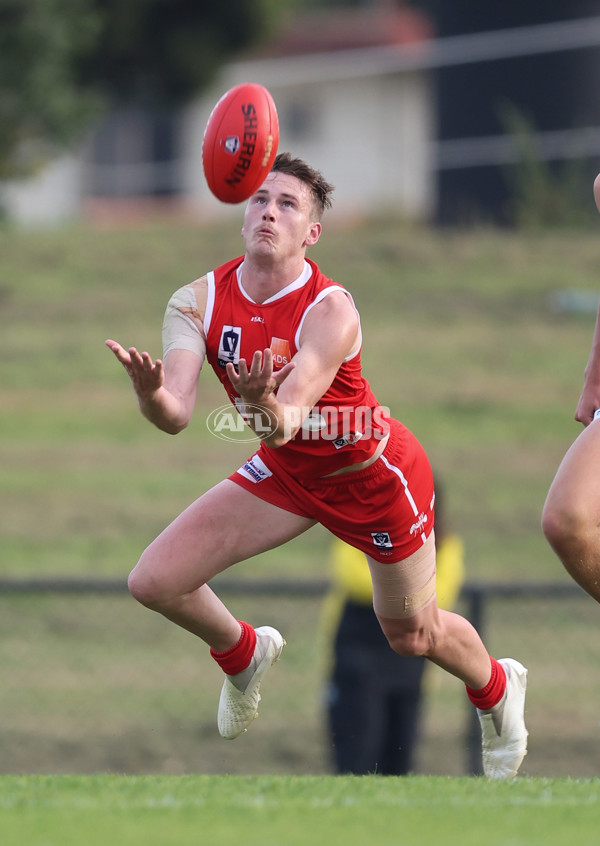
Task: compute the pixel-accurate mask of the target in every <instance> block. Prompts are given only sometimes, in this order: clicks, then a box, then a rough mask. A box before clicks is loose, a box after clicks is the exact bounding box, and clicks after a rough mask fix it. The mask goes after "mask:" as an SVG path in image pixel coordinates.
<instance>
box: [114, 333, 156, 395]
mask: <svg viewBox="0 0 600 846" xmlns="http://www.w3.org/2000/svg"><path fill="white" fill-rule="evenodd" d="M106 346H107V347H108V348H109V350H112V352H113V353H114V354H115V356H116V358H117V359H118V360H119V361H120V362H121V364H122V365H123V367H124V368H125V370H126V371H127V373H128V374H129V378H130V379H131V384H132V385H133V389H134V391H135V392H136V394H137V395H138V397H140V399H145V398H147V397H149V396H152V394H154V393H156V391H157V390H158V389H159V388H161V387H162V386H163V384H164V381H165V374H164V370H163V364H162V361H161V360H160V359H159V358H157V359H156V361H154V362H153V361H152V358H151V357H150V354H149V353H147V352H143V353H140V352H138V351H137V349H136V348H135V347H129V349H128V350H126V349H125V348H124V347H122V346H121V344H119V343H118V342H117V341H113V340H111V339H110V338H109V339H108V340H107V341H106Z"/></svg>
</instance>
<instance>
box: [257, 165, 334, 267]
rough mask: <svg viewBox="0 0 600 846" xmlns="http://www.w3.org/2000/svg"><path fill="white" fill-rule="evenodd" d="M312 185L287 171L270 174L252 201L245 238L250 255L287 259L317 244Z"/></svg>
mask: <svg viewBox="0 0 600 846" xmlns="http://www.w3.org/2000/svg"><path fill="white" fill-rule="evenodd" d="M314 218H315V214H314V209H313V203H312V196H311V192H310V189H309V187H308V186H307V185H306V184H305V183H304V182H302V181H301V180H300V179H297V178H296V177H295V176H291V175H290V174H287V173H270V174H269V175H268V176H267V178H266V179H265V181H264V182H263V184H262V185H261V187H260V188H259V189H258V191H256V192H255V193H254V194H253V195H252V196H251V197H250V199H249V200H248V204H247V206H246V213H245V215H244V225H243V227H242V237H243V239H244V244H245V246H246V252H247V253H248V254H255V255H257V256H258V255H260V256H267V255H271V256H273V257H279V258H285V257H289V256H294V255H303V253H304V250H305V248H306V247H308V246H311V245H312V244H316V242H317V241H318V240H319V235H320V234H321V224H320V223H319V222H318V221H316V220H315V219H314Z"/></svg>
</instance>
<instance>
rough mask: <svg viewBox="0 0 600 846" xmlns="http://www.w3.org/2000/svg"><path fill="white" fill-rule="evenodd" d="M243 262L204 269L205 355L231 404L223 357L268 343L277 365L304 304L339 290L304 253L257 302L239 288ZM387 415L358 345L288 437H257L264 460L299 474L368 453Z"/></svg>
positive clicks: (288, 355)
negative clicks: (271, 443) (281, 283)
mask: <svg viewBox="0 0 600 846" xmlns="http://www.w3.org/2000/svg"><path fill="white" fill-rule="evenodd" d="M242 262H243V257H239V258H236V259H233V260H232V261H230V262H227V263H226V264H223V265H221V266H220V267H218V268H216V269H215V270H213V271H211V272H210V273H208V274H207V280H208V299H207V303H206V311H205V315H204V332H205V337H206V357H207V359H208V361H209V362H210V364H211V366H212V368H213V370H214V371H215V373H216V374H217V377H218V378H219V380H220V381H221V383H222V384H223V386H224V388H225V390H226V391H227V394H228V396H229V398H230V400H231V401H232V402H233V403H234V404H235V405H236V406H237V407H238V410H240V409H242V410H244V409H243V408H242V402H241V398H240V397H239V396H238V395H237V393H236V391H235V389H234V387H233V386H232V384H231V382H230V381H229V378H228V376H227V371H226V369H225V368H226V364H227V362H231V363H232V364H233V365H234V366H236V365H237V364H238V362H239V360H240V359H241V358H243V359H245V360H246V361H247V362H250V361H251V360H252V357H253V355H254V353H255V352H256V351H257V350H260V351H262V350H264V349H266V348H270V349H271V350H272V352H273V361H274V367H275V369H276V370H277V369H280V368H281V367H283V366H284V365H285V364H287V363H288V362H289V361H291V359H292V358H293V357H294V355H295V354H296V352H297V351H298V348H299V343H300V334H301V331H302V326H303V323H304V320H305V318H306V315H307V314H308V312H309V311H310V309H311V308H312V307H313V306H315V305H316V304H317V303H319V302H320V301H321V300H322V299H323V298H324V297H326V296H327V295H328V294H329V293H331V292H332V291H337V290H340V289H341V290H345V289H344V288H343V286H342V285H339V284H338V283H336V282H333V281H332V280H331V279H328V278H327V277H326V276H324V275H323V274H322V273H321V271H320V270H319V268H318V267H317V265H316V264H315V263H314V262H313V261H310V260H308V259H307V260H306V261H305V265H304V271H303V273H302V274H301V275H300V276H299V277H298V279H296V280H295V281H294V282H292V283H290V284H289V285H287V286H286V287H285V288H283V289H282V290H281V291H279V292H278V293H277V294H275V295H274V296H272V297H270V298H269V299H267V300H265V301H264V302H262V303H256V302H254V301H253V300H252V299H251V298H250V297H249V296H248V294H247V293H246V291H245V290H244V288H243V285H242V282H241V270H240V269H241V265H242ZM348 296H349V294H348ZM387 420H388V415H387V410H384V409H382V408H381V407H380V406H379V404H378V402H377V399H376V398H375V396H374V395H373V393H372V391H371V389H370V387H369V384H368V382H367V381H366V380H365V379H364V378H363V376H362V374H361V362H360V349H359V350H358V351H357V352H356V353H354V354H353V355H351V356H349V357H348V358H347V359H346V360H344V362H342V364H341V366H340V368H339V370H338V371H337V373H336V376H335V379H334V380H333V383H332V384H331V386H330V387H329V388H328V390H327V391H326V392H325V394H324V395H323V396H322V397H321V399H320V400H319V402H318V403H317V404H316V405H315V406H314V408H313V409H312V411H311V413H310V414H309V416H308V418H307V419H306V420H305V422H304V424H303V426H302V427H301V429H300V430H299V431H298V433H297V434H296V435H295V437H294V438H293V439H292V440H290V441H289V442H288V443H287V444H285V445H284V446H282V447H279V448H277V449H269V448H268V447H266V446H265V445H264V443H262V442H261V447H260V450H261V451H262V452H261V454H265V459H266V461H267V463H268V465H269V466H271V467H273V466H274V465H278V464H279V465H281V466H282V467H284V468H285V470H286V471H287V472H288V473H292V474H294V476H295V477H296V478H298V479H314V478H319V477H322V476H325V475H328V474H330V473H333V472H334V471H336V470H339V469H341V468H342V467H348V466H350V465H352V464H356V463H358V462H361V461H365V460H366V459H368V458H370V457H371V455H372V454H373V453H374V451H375V449H376V448H377V446H378V444H379V442H380V441H381V439H382V438H383V437H384V436H385V434H386V433H387V432H388V430H389V424H388V422H387ZM265 451H266V453H265Z"/></svg>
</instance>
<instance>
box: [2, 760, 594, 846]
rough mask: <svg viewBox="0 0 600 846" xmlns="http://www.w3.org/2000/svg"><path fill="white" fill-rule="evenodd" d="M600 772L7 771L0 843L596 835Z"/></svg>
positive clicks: (408, 844)
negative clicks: (480, 775) (498, 778)
mask: <svg viewBox="0 0 600 846" xmlns="http://www.w3.org/2000/svg"><path fill="white" fill-rule="evenodd" d="M599 799H600V781H599V780H598V779H589V780H577V781H575V780H570V779H564V780H559V779H529V780H522V779H518V780H516V781H513V782H501V783H491V782H487V781H485V780H483V779H475V780H474V779H466V778H455V779H446V778H436V777H413V778H406V779H398V778H378V777H374V776H366V777H337V778H333V777H298V776H296V777H294V776H289V777H274V776H246V777H242V776H193V777H191V776H190V777H137V778H133V777H118V776H112V777H110V776H99V777H79V778H76V777H72V776H64V777H3V778H1V779H0V843H2V846H37V844H40V846H41V844H44V846H80V844H81V843H85V844H86V845H87V846H96V845H97V844H98V846H100V844H102V846H105V844H106V843H112V844H115V846H128V844H138V843H139V844H145V846H155V844H156V846H159V845H160V846H163V844H171V843H176V844H178V846H187V844H197V843H206V844H211V846H221V844H223V846H228V844H231V843H236V842H238V843H244V844H246V846H306V843H312V844H315V846H321V845H322V844H328V846H355V845H356V846H362V845H363V844H365V843H374V844H377V846H396V845H397V844H398V843H402V844H404V846H421V844H423V843H436V842H444V843H462V844H464V846H480V844H481V843H486V844H489V846H563V844H564V843H565V842H569V841H570V840H576V842H577V843H578V846H592V844H593V846H595V844H596V843H597V839H598V801H599Z"/></svg>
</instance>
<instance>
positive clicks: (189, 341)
mask: <svg viewBox="0 0 600 846" xmlns="http://www.w3.org/2000/svg"><path fill="white" fill-rule="evenodd" d="M162 343H163V359H166V357H167V355H168V353H169V352H170V351H171V350H189V352H193V353H195V354H196V355H197V356H198V357H199V358H201V359H202V361H203V362H204V358H205V356H206V341H205V339H204V330H203V328H202V316H201V314H200V310H199V308H198V303H197V300H196V294H195V292H194V288H193V286H192V285H185V286H184V287H183V288H179V290H178V291H175V293H174V294H173V296H172V297H171V299H170V300H169V302H168V304H167V308H166V310H165V317H164V320H163V327H162Z"/></svg>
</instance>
